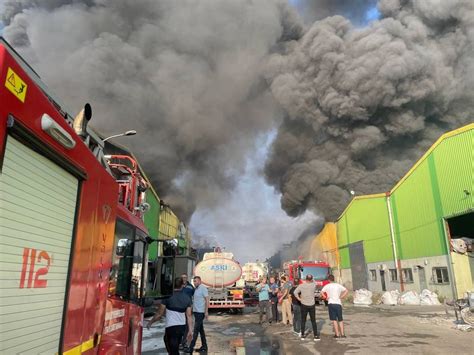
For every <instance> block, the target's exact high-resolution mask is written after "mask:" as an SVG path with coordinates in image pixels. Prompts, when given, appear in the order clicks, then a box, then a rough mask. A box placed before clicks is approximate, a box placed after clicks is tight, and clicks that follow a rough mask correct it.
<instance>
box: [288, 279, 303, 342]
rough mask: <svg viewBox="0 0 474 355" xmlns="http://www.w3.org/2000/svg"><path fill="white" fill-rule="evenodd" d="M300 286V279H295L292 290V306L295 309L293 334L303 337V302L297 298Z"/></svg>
mask: <svg viewBox="0 0 474 355" xmlns="http://www.w3.org/2000/svg"><path fill="white" fill-rule="evenodd" d="M299 284H300V279H299V278H295V280H294V283H293V287H292V288H291V289H290V296H291V305H292V307H293V333H295V334H296V335H298V336H301V334H300V333H301V302H300V301H299V300H298V299H297V298H296V296H295V290H296V288H297V287H298V286H299Z"/></svg>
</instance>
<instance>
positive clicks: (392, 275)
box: [390, 269, 398, 282]
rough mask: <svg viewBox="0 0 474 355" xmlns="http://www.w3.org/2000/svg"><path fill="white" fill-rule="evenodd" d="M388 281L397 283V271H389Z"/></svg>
mask: <svg viewBox="0 0 474 355" xmlns="http://www.w3.org/2000/svg"><path fill="white" fill-rule="evenodd" d="M390 281H393V282H397V281H398V274H397V269H390Z"/></svg>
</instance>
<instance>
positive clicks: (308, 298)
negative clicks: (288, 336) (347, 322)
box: [256, 275, 348, 341]
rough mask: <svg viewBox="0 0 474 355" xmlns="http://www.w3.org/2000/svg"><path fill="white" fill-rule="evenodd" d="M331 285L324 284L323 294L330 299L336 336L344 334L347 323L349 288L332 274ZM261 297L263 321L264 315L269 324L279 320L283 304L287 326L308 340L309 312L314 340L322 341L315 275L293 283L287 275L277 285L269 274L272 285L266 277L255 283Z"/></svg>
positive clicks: (261, 321) (260, 305) (329, 305)
mask: <svg viewBox="0 0 474 355" xmlns="http://www.w3.org/2000/svg"><path fill="white" fill-rule="evenodd" d="M328 280H329V284H327V285H326V286H324V287H323V289H322V290H321V294H322V295H323V296H325V299H326V300H327V302H328V313H329V319H330V320H331V321H332V322H333V328H334V333H335V335H334V337H335V338H339V337H344V338H345V333H344V323H343V318H342V302H341V300H342V299H343V298H344V297H346V296H347V294H348V290H347V289H346V288H345V287H344V286H342V285H340V284H338V283H336V282H334V276H333V275H329V277H328ZM256 289H257V292H258V300H259V307H260V313H259V320H260V324H263V323H264V321H263V316H264V315H265V321H266V322H268V323H272V322H273V323H279V322H280V320H279V313H278V304H279V303H280V304H281V314H282V318H283V322H282V323H283V324H284V325H291V326H293V332H294V333H295V334H296V335H298V336H299V337H301V339H305V338H306V336H307V333H306V319H307V317H308V315H309V318H310V320H311V326H312V331H313V337H314V338H313V339H314V341H319V340H320V338H319V333H318V328H317V324H316V302H315V293H316V283H315V282H314V280H313V276H312V275H306V278H305V280H303V282H301V281H300V280H299V279H297V278H296V279H294V283H291V282H290V281H289V280H288V279H287V277H286V276H282V277H281V278H280V283H279V284H278V283H277V281H276V279H275V278H274V277H270V284H267V279H266V278H263V279H261V281H260V282H259V283H258V284H257V286H256Z"/></svg>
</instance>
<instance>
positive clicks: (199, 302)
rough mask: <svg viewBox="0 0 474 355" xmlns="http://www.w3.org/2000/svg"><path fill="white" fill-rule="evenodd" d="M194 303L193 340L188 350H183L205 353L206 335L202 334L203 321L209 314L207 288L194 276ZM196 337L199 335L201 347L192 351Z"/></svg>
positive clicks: (185, 350)
mask: <svg viewBox="0 0 474 355" xmlns="http://www.w3.org/2000/svg"><path fill="white" fill-rule="evenodd" d="M193 282H194V287H195V288H194V302H193V314H194V333H193V340H192V341H191V344H190V345H189V348H187V349H184V352H185V353H192V352H193V351H197V352H198V353H206V352H207V342H206V333H204V319H206V320H207V318H208V316H209V313H208V309H209V292H208V291H207V287H206V286H204V285H203V284H202V283H201V278H200V277H199V276H194V278H193ZM198 335H201V347H200V348H199V349H197V350H194V346H195V345H196V340H197V338H198Z"/></svg>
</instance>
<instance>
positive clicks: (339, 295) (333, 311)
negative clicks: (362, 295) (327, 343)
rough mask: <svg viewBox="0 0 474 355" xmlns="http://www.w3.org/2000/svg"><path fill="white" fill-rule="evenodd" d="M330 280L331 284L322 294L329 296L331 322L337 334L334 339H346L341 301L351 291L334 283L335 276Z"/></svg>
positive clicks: (329, 278)
mask: <svg viewBox="0 0 474 355" xmlns="http://www.w3.org/2000/svg"><path fill="white" fill-rule="evenodd" d="M328 280H329V283H328V284H327V285H326V286H324V287H323V289H322V290H321V293H326V294H327V300H328V313H329V320H331V321H332V324H333V327H334V332H335V333H336V334H335V335H334V338H345V337H346V334H345V333H344V322H343V318H342V302H341V300H343V299H344V298H345V297H346V296H347V294H348V293H349V291H348V290H347V288H345V287H344V286H342V285H341V284H338V283H337V282H334V275H329V276H328Z"/></svg>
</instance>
